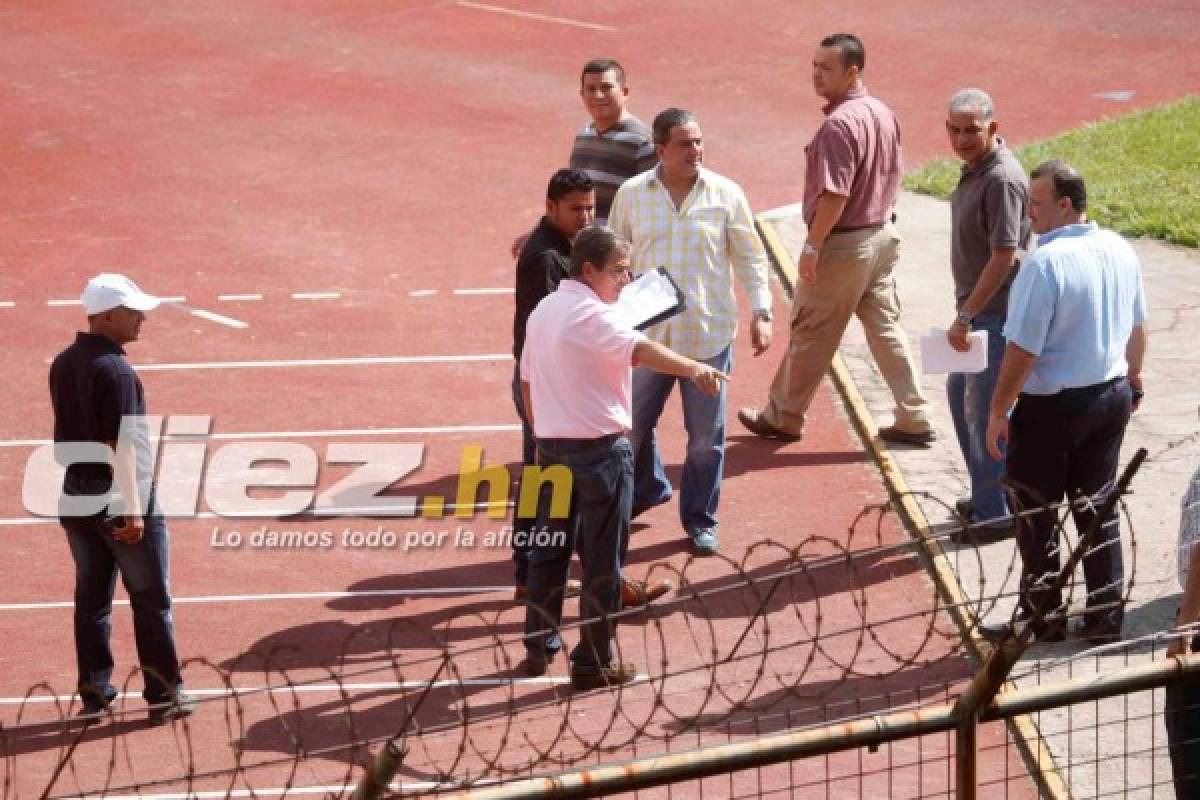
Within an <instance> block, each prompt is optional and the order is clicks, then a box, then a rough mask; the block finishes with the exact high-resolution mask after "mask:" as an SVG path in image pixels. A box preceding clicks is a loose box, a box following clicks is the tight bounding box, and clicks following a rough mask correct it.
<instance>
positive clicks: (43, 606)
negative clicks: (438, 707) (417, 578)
mask: <svg viewBox="0 0 1200 800" xmlns="http://www.w3.org/2000/svg"><path fill="white" fill-rule="evenodd" d="M512 591H513V587H511V586H435V587H429V588H426V589H362V590H359V591H344V592H280V593H276V594H219V595H200V596H197V597H172V598H171V602H172V604H174V605H188V604H197V603H246V602H259V601H269V600H342V599H346V598H354V597H441V596H444V595H453V596H455V597H457V596H458V595H463V594H490V593H492V592H507V593H509V594H511V593H512ZM113 605H114V606H127V605H129V600H128V599H121V600H113ZM74 607H75V603H74V602H73V601H71V600H56V601H49V602H42V603H3V604H0V611H45V610H48V609H57V608H74Z"/></svg>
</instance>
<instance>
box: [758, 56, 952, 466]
mask: <svg viewBox="0 0 1200 800" xmlns="http://www.w3.org/2000/svg"><path fill="white" fill-rule="evenodd" d="M865 65H866V53H865V51H864V50H863V45H862V42H861V41H859V39H858V37H857V36H854V35H853V34H849V33H835V34H833V35H832V36H827V37H825V38H824V39H823V40H822V41H821V46H820V47H818V48H817V52H816V55H815V56H814V57H813V64H812V68H813V73H812V79H813V87H814V88H815V89H816V92H817V94H818V95H820V96H821V97H823V98H825V100H826V101H827V104H826V106H825V108H824V109H823V110H824V112H825V121H824V123H823V124H822V125H821V127H820V128H819V129H818V130H817V133H816V135H815V136H813V140H812V142H810V143H809V145H808V147H806V148H805V149H804V152H805V156H806V159H805V160H806V170H805V176H804V221H805V222H806V223H807V225H808V238H807V240H806V241H805V243H804V247H803V249H802V250H801V252H800V259H799V262H798V264H797V272H798V273H799V277H800V281H799V284H798V285H797V286H796V291H795V299H794V301H793V306H792V319H791V337H790V341H789V342H788V349H787V352H786V353H785V354H784V357H783V361H782V362H781V363H780V365H779V369H778V370H777V371H776V373H775V380H774V381H773V382H772V384H771V391H770V396H769V398H768V402H767V406H766V408H764V409H763V410H761V411H760V410H758V409H754V408H743V409H742V410H741V411H739V412H738V419H739V420H741V423H742V425H744V426H745V427H746V428H747V429H748V430H750V431H751V432H752V433H755V434H757V435H758V436H761V437H763V438H765V439H779V440H783V441H797V440H799V439H800V438H801V435H802V434H803V431H804V415H805V412H806V411H808V406H809V404H810V403H811V402H812V398H813V395H814V394H815V393H816V391H817V386H818V385H819V384H820V382H821V378H822V377H823V376H824V375H825V373H826V371H827V370H828V369H829V365H830V363H831V362H832V361H833V356H834V354H835V353H836V352H837V348H838V345H839V344H840V343H841V340H842V334H843V333H844V332H845V330H846V325H847V324H848V323H849V321H850V316H851V314H857V315H858V318H859V320H860V321H861V322H862V326H863V330H864V331H865V332H866V336H867V344H868V346H869V347H870V348H871V355H872V356H874V358H875V363H876V364H878V365H879V371H880V372H881V373H883V378H884V380H885V381H886V382H887V385H888V388H889V389H891V392H892V396H893V397H894V398H895V402H896V408H895V417H896V419H895V424H894V425H890V426H888V427H885V428H881V429H880V431H879V436H880V438H882V439H885V440H887V441H891V442H903V443H907V444H918V445H928V444H929V443H930V442H931V441H933V439H934V438H935V433H934V431H933V428H932V427H931V426H930V422H929V404H928V402H927V401H926V400H925V398H924V397H923V396H922V395H921V390H920V388H919V386H918V382H917V372H916V369H915V368H914V367H913V361H912V356H911V355H910V354H909V350H908V341H907V338H906V337H905V334H904V331H902V330H901V329H900V326H899V324H898V320H899V317H900V306H899V303H898V302H897V301H896V287H895V281H894V279H893V277H892V272H893V270H894V269H895V266H896V262H897V261H898V260H899V257H900V236H899V234H897V233H896V229H895V228H894V227H893V225H892V222H893V219H894V215H893V214H892V206H893V204H894V203H895V200H896V192H897V190H898V189H899V186H900V176H901V172H902V169H903V167H902V163H901V158H900V126H899V124H898V123H897V122H896V118H895V117H894V116H893V115H892V112H891V110H890V109H888V107H887V106H885V105H884V104H883V103H881V102H880V101H879V100H877V99H875V98H874V97H871V96H870V95H868V94H867V91H866V89H865V88H863V84H862V72H863V69H864V67H865Z"/></svg>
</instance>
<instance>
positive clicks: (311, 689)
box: [0, 675, 646, 800]
mask: <svg viewBox="0 0 1200 800" xmlns="http://www.w3.org/2000/svg"><path fill="white" fill-rule="evenodd" d="M644 680H646V676H645V675H639V676H638V677H637V678H635V679H634V680H633V681H632V682H633V683H638V682H640V681H644ZM570 682H571V679H570V678H569V677H567V676H566V675H561V676H560V675H542V676H540V677H537V678H461V679H457V680H456V679H446V680H439V681H432V682H431V681H381V682H379V683H342V684H338V683H299V684H295V685H293V686H235V687H233V688H232V689H226V688H221V689H195V688H192V687H191V686H189V687H187V693H188V694H191V695H196V696H197V697H235V696H238V695H245V694H266V693H270V694H292V693H296V694H321V693H325V692H341V691H343V690H345V691H348V692H377V691H380V690H386V689H394V690H396V691H400V690H402V689H424V688H425V687H426V686H429V685H430V683H432V684H433V687H434V688H435V689H442V688H448V689H452V688H454V687H456V686H514V685H515V686H520V685H522V684H524V685H547V684H554V685H562V684H566V683H570ZM141 697H142V694H141V692H121V693H120V694H119V695H117V697H116V699H117V700H122V699H129V700H140V699H141ZM73 699H75V695H73V694H59V695H34V696H33V697H29V698H25V697H0V705H3V706H19V705H26V704H28V705H34V704H38V705H42V704H47V703H62V704H66V703H70V702H71V701H72V700H73ZM108 800H111V798H108Z"/></svg>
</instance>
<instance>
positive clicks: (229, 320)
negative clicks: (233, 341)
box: [188, 308, 250, 328]
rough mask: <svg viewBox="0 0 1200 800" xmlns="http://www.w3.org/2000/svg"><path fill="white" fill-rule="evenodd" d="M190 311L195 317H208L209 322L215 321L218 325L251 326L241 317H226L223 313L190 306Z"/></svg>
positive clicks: (231, 326) (232, 326)
mask: <svg viewBox="0 0 1200 800" xmlns="http://www.w3.org/2000/svg"><path fill="white" fill-rule="evenodd" d="M188 313H190V314H191V315H192V316H193V317H199V318H200V319H206V320H208V321H209V322H215V323H217V324H218V325H228V326H229V327H230V328H249V327H250V325H249V323H246V322H242V321H241V320H240V319H234V318H233V317H226V316H225V315H223V314H215V313H213V312H212V311H205V310H204V309H203V308H189V309H188Z"/></svg>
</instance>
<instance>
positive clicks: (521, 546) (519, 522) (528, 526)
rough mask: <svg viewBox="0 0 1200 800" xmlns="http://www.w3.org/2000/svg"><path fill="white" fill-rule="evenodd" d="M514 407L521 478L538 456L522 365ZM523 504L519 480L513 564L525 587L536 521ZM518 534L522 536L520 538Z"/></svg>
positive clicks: (516, 373)
mask: <svg viewBox="0 0 1200 800" xmlns="http://www.w3.org/2000/svg"><path fill="white" fill-rule="evenodd" d="M512 393H513V405H514V406H516V409H517V416H518V417H520V418H521V467H522V470H521V477H522V478H523V477H524V475H525V470H524V467H527V466H530V465H532V464H533V463H534V458H535V456H536V454H537V450H536V446H535V444H534V441H533V428H531V427H529V416H528V415H527V414H526V413H525V401H524V399H523V398H522V397H521V365H520V363H518V364H517V365H516V366H515V367H513V380H512ZM520 503H521V480H520V479H518V480H517V500H516V503H515V504H514V505H513V537H512V548H513V563H514V564H516V582H517V584H518V585H521V586H524V585H526V584H528V583H529V544H528V541H527V538H526V537H528V536H529V532H530V531H532V530H533V527H534V523H535V522H536V520H533V519H530V518H528V517H522V516H520V515H519V514H518V512H517V508H518V507H519V506H520ZM517 534H522V535H520V536H518V535H517Z"/></svg>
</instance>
